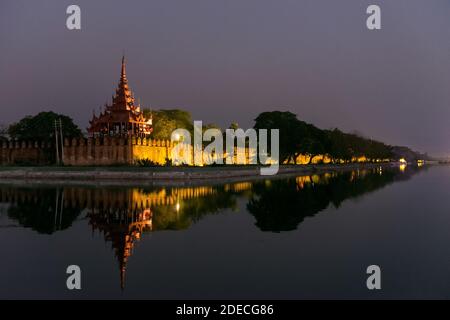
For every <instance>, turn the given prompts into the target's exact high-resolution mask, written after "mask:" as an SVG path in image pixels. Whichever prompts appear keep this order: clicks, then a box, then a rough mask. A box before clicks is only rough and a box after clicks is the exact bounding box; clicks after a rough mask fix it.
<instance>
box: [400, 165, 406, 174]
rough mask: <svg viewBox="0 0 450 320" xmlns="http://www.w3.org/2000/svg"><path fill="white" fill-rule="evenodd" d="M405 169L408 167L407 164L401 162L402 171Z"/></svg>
mask: <svg viewBox="0 0 450 320" xmlns="http://www.w3.org/2000/svg"><path fill="white" fill-rule="evenodd" d="M405 169H406V164H401V165H400V171H402V172H403V171H405Z"/></svg>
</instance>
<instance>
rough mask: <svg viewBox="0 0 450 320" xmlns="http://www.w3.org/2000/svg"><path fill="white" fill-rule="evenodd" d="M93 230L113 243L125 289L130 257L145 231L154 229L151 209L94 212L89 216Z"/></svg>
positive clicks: (121, 285) (121, 281) (122, 285)
mask: <svg viewBox="0 0 450 320" xmlns="http://www.w3.org/2000/svg"><path fill="white" fill-rule="evenodd" d="M88 216H89V218H90V219H89V223H90V224H91V225H92V229H93V230H96V229H98V230H99V231H100V232H102V233H103V234H104V236H105V241H111V243H112V247H113V248H114V251H115V254H116V257H117V259H118V261H119V269H120V287H121V288H122V290H123V289H124V287H125V271H126V265H127V261H128V257H130V256H131V254H132V251H133V246H134V243H135V241H136V240H139V239H140V238H141V235H142V233H143V232H145V231H150V230H151V229H152V212H151V211H150V209H145V210H143V211H141V210H137V208H136V210H130V211H128V210H123V209H118V210H115V212H111V209H106V210H95V209H94V210H92V211H91V212H90V213H89V214H88Z"/></svg>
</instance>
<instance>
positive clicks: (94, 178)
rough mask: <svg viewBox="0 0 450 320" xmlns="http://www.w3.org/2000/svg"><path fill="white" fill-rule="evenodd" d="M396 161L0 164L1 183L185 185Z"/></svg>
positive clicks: (348, 168)
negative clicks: (268, 170)
mask: <svg viewBox="0 0 450 320" xmlns="http://www.w3.org/2000/svg"><path fill="white" fill-rule="evenodd" d="M398 165H399V163H397V162H384V163H351V164H316V165H284V166H280V169H279V171H278V174H276V175H274V176H261V175H260V170H259V168H260V167H259V166H251V167H249V166H223V167H201V168H199V167H0V179H1V180H0V183H2V184H4V183H12V184H16V183H23V182H31V183H38V184H41V183H43V184H46V183H52V184H55V183H56V184H75V185H79V184H86V183H87V184H94V185H95V184H100V185H105V184H107V185H117V186H126V185H149V184H150V185H185V184H198V183H205V182H208V181H210V182H215V183H224V182H239V181H245V180H259V179H274V178H279V177H285V176H295V175H310V174H322V173H326V172H344V171H349V170H355V169H370V168H378V167H384V168H386V167H397V166H398Z"/></svg>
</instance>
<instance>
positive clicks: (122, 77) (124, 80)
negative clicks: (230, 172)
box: [120, 55, 127, 83]
mask: <svg viewBox="0 0 450 320" xmlns="http://www.w3.org/2000/svg"><path fill="white" fill-rule="evenodd" d="M120 82H122V83H127V72H126V68H125V55H123V56H122V70H121V71H120Z"/></svg>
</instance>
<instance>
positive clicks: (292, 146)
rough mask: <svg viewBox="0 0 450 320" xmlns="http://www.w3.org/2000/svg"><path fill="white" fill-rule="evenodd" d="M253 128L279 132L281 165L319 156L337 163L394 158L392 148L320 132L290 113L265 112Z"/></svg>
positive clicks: (329, 131)
mask: <svg viewBox="0 0 450 320" xmlns="http://www.w3.org/2000/svg"><path fill="white" fill-rule="evenodd" d="M254 128H255V129H279V130H280V162H281V163H284V162H295V159H297V157H298V156H299V155H306V156H309V157H310V160H311V159H312V158H313V157H314V156H317V155H328V156H329V157H330V158H332V159H333V161H334V162H336V161H341V160H342V161H346V162H347V161H351V160H352V159H353V158H354V157H362V156H365V157H366V158H367V159H368V160H376V159H390V158H391V157H392V150H391V149H392V148H391V146H389V145H386V144H384V143H382V142H379V141H374V140H371V139H366V138H363V137H360V136H358V135H356V134H349V133H344V132H342V131H340V130H339V129H334V130H322V129H319V128H317V127H315V126H314V125H312V124H309V123H306V122H304V121H301V120H299V119H297V116H296V115H295V114H293V113H291V112H282V111H272V112H263V113H261V114H260V115H259V116H258V117H257V118H256V119H255V125H254Z"/></svg>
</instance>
